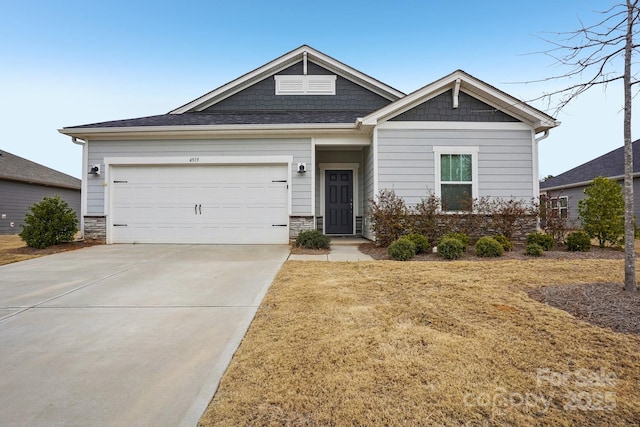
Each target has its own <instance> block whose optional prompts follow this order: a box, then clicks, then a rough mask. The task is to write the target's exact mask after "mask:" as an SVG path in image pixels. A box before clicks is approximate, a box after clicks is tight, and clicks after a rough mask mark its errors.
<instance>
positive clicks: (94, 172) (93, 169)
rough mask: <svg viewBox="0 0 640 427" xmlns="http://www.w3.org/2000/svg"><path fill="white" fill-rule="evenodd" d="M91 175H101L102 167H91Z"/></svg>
mask: <svg viewBox="0 0 640 427" xmlns="http://www.w3.org/2000/svg"><path fill="white" fill-rule="evenodd" d="M89 175H100V165H91V166H90V167H89Z"/></svg>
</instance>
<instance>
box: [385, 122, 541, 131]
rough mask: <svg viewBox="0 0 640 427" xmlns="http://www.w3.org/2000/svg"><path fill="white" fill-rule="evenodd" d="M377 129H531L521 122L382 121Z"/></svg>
mask: <svg viewBox="0 0 640 427" xmlns="http://www.w3.org/2000/svg"><path fill="white" fill-rule="evenodd" d="M376 128H377V129H379V130H385V129H408V130H528V131H530V130H531V126H529V125H528V124H526V123H521V122H384V123H380V124H379V125H378V126H376Z"/></svg>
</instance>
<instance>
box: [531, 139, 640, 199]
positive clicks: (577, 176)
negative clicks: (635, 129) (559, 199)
mask: <svg viewBox="0 0 640 427" xmlns="http://www.w3.org/2000/svg"><path fill="white" fill-rule="evenodd" d="M633 171H634V174H637V173H638V172H640V139H638V140H636V141H634V142H633ZM599 176H602V177H605V178H616V179H618V178H622V177H623V176H624V147H620V148H617V149H615V150H613V151H610V152H608V153H607V154H604V155H602V156H600V157H598V158H596V159H593V160H591V161H588V162H587V163H583V164H581V165H580V166H576V167H575V168H573V169H571V170H568V171H566V172H564V173H561V174H560V175H558V176H554V177H553V178H549V179H547V180H546V181H543V182H541V183H540V190H555V189H560V188H568V187H577V186H581V185H586V184H588V183H590V182H591V181H592V180H593V179H594V178H596V177H599Z"/></svg>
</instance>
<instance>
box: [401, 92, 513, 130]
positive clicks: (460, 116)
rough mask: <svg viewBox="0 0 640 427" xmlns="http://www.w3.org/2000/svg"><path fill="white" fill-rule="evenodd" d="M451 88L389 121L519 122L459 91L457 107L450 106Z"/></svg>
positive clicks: (451, 98) (451, 100)
mask: <svg viewBox="0 0 640 427" xmlns="http://www.w3.org/2000/svg"><path fill="white" fill-rule="evenodd" d="M452 105H453V89H449V90H447V91H446V92H443V93H441V94H440V95H437V96H435V97H433V98H430V99H428V100H427V101H425V102H423V103H422V104H419V105H417V106H415V107H413V108H412V109H410V110H407V111H405V112H404V113H401V114H399V115H397V116H395V117H392V118H391V119H389V120H390V121H400V122H401V121H411V122H418V121H456V122H519V120H518V119H516V118H514V117H512V116H510V115H509V114H507V113H505V112H504V111H501V110H498V109H496V108H494V107H492V106H490V105H488V104H486V103H484V102H482V101H480V100H478V99H476V98H474V97H473V96H471V95H469V94H467V93H465V92H464V91H462V90H461V91H460V92H459V94H458V107H457V108H452Z"/></svg>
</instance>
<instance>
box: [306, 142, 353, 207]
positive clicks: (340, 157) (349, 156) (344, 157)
mask: <svg viewBox="0 0 640 427" xmlns="http://www.w3.org/2000/svg"><path fill="white" fill-rule="evenodd" d="M321 163H358V164H359V165H360V166H359V168H358V176H357V179H358V188H354V189H353V196H354V197H359V198H358V212H356V216H362V212H363V203H364V201H363V199H362V194H363V188H364V185H363V181H364V174H363V173H364V171H363V169H364V168H363V167H362V151H360V150H358V151H317V152H316V170H317V174H318V175H316V215H317V216H324V212H322V206H321V203H320V200H321V194H322V188H321V187H322V177H321V176H320V174H321V171H320V164H321ZM354 178H355V177H354Z"/></svg>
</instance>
